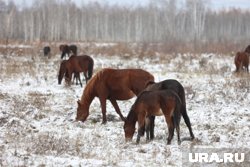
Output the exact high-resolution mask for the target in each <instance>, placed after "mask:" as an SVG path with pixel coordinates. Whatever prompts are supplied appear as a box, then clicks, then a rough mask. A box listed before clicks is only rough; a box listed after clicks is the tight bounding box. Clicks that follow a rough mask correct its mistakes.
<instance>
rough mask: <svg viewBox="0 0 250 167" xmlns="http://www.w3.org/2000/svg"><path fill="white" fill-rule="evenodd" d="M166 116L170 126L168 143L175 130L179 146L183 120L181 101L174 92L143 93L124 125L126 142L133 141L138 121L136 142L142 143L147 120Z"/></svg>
mask: <svg viewBox="0 0 250 167" xmlns="http://www.w3.org/2000/svg"><path fill="white" fill-rule="evenodd" d="M161 115H164V116H165V120H166V122H167V126H168V132H169V134H168V139H167V140H168V142H167V144H170V143H171V140H172V138H173V136H174V128H176V131H177V139H178V144H180V143H181V140H180V134H179V133H180V128H179V123H180V118H181V99H180V98H179V96H178V95H177V94H176V93H175V92H174V91H172V90H156V91H143V92H142V93H141V94H140V95H139V96H138V97H137V99H136V101H135V103H134V104H133V105H132V107H131V109H130V111H129V114H128V116H127V118H126V121H125V124H124V132H125V139H126V141H128V140H132V137H133V135H134V132H135V124H136V122H137V121H138V135H137V139H136V142H137V143H139V142H140V137H141V136H143V133H144V128H145V126H146V127H147V126H148V125H147V124H148V123H147V121H146V120H147V119H146V118H148V117H151V116H161Z"/></svg>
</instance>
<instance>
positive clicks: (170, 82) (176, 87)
mask: <svg viewBox="0 0 250 167" xmlns="http://www.w3.org/2000/svg"><path fill="white" fill-rule="evenodd" d="M145 90H147V91H155V90H173V91H174V92H176V93H177V94H178V96H179V97H180V99H181V103H182V105H181V115H182V117H183V119H184V121H185V123H186V125H187V127H188V129H189V133H190V137H191V140H193V139H194V134H193V131H192V127H191V123H190V119H189V117H188V114H187V109H186V99H185V90H184V87H183V86H182V85H181V83H180V82H178V81H177V80H174V79H167V80H164V81H161V82H158V83H155V82H149V83H147V87H146V88H145ZM154 120H155V117H154V116H151V117H150V118H149V122H150V126H149V128H150V139H151V140H152V139H153V138H154Z"/></svg>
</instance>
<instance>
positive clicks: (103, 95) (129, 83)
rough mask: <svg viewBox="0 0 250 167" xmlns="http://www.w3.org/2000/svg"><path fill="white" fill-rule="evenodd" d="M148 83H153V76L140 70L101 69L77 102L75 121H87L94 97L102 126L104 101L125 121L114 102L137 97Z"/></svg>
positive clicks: (104, 110) (104, 119)
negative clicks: (98, 102) (98, 107)
mask: <svg viewBox="0 0 250 167" xmlns="http://www.w3.org/2000/svg"><path fill="white" fill-rule="evenodd" d="M149 81H154V76H153V75H152V74H150V73H149V72H147V71H145V70H142V69H112V68H105V69H102V70H101V71H99V72H97V73H96V75H95V76H94V77H93V78H92V79H91V80H90V81H89V82H88V84H87V85H86V87H85V89H84V92H83V94H82V97H81V99H80V100H78V101H77V104H78V107H77V115H76V121H82V122H84V121H85V120H86V119H87V117H88V116H89V106H90V104H91V102H92V101H93V99H94V98H95V97H98V98H99V100H100V103H101V110H102V124H105V123H106V122H107V118H106V100H109V101H110V102H111V104H112V105H113V107H114V108H115V111H116V112H117V114H118V115H119V116H120V118H121V119H122V120H123V121H125V118H124V117H123V115H122V114H121V111H120V108H119V106H118V104H117V102H116V100H128V99H131V98H132V97H134V96H135V95H138V94H139V93H140V92H141V91H142V90H143V89H144V88H145V87H146V83H148V82H149Z"/></svg>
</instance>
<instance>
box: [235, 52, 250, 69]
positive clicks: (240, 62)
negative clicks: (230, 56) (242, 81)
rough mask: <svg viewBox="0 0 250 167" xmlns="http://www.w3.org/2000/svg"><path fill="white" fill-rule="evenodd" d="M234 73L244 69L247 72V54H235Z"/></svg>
mask: <svg viewBox="0 0 250 167" xmlns="http://www.w3.org/2000/svg"><path fill="white" fill-rule="evenodd" d="M234 63H235V66H236V72H239V71H240V70H242V69H244V68H245V70H246V71H247V72H248V65H249V55H248V53H247V52H237V53H236V55H235V58H234Z"/></svg>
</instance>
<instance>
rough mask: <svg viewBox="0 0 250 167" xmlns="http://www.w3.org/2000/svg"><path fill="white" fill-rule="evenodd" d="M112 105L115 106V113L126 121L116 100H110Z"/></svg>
mask: <svg viewBox="0 0 250 167" xmlns="http://www.w3.org/2000/svg"><path fill="white" fill-rule="evenodd" d="M109 100H110V102H111V104H112V105H113V107H114V108H115V111H116V112H117V114H118V115H119V116H120V118H121V119H122V120H123V121H125V118H124V117H123V115H122V113H121V110H120V108H119V106H118V104H117V102H116V100H114V99H109Z"/></svg>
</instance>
